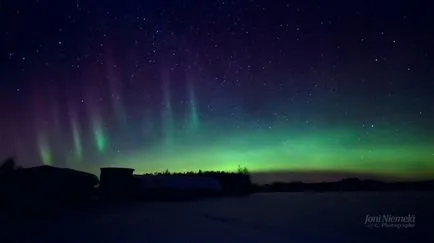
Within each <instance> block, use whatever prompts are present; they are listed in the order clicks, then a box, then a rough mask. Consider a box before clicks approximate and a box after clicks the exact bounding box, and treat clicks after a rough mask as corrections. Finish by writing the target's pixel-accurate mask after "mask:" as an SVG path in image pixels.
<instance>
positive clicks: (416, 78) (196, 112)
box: [0, 0, 434, 180]
mask: <svg viewBox="0 0 434 243" xmlns="http://www.w3.org/2000/svg"><path fill="white" fill-rule="evenodd" d="M433 12H434V4H433V3H432V1H420V2H419V1H418V2H414V1H319V0H317V1H301V0H300V1H274V0H273V1H270V0H268V1H266V0H264V1H259V0H249V1H235V0H232V1H231V0H223V1H205V0H202V1H193V0H192V1H187V0H184V1H162V0H155V1H154V0H152V1H143V0H134V1H132V0H124V1H113V0H107V1H84V0H62V1H55V0H21V1H16V0H4V1H2V2H1V3H0V34H1V47H2V48H1V49H0V51H1V53H0V54H1V55H0V62H1V63H0V159H1V158H7V157H10V156H15V157H16V160H17V162H18V164H20V165H22V166H24V167H28V166H37V165H42V164H47V165H53V166H59V167H69V168H74V169H80V170H85V171H90V172H96V171H98V168H100V167H102V166H122V167H131V168H135V169H136V172H137V173H141V172H154V171H163V170H166V169H169V170H170V171H188V170H199V169H202V170H228V171H231V170H236V169H237V168H238V166H243V167H244V166H245V167H247V168H248V169H249V170H250V171H252V172H273V173H277V172H280V173H282V172H288V173H307V174H309V173H314V174H315V175H316V178H317V179H318V180H320V179H323V178H325V176H324V177H321V174H323V175H326V174H330V173H337V174H344V175H350V174H370V175H376V176H380V177H399V178H412V179H415V178H426V177H429V176H434V45H433V43H434V28H433V24H434V15H433ZM306 178H307V177H306ZM269 179H270V178H269ZM272 179H273V177H272V176H271V179H270V180H272Z"/></svg>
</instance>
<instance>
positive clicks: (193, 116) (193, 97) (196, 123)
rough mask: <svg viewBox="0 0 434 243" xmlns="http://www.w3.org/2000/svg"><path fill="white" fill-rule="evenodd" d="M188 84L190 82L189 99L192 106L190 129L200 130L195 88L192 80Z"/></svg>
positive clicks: (190, 110)
mask: <svg viewBox="0 0 434 243" xmlns="http://www.w3.org/2000/svg"><path fill="white" fill-rule="evenodd" d="M187 82H188V97H189V105H190V106H189V108H190V109H189V112H190V116H189V117H190V119H189V127H190V129H197V128H199V111H198V107H197V102H196V95H195V92H194V86H193V84H192V81H191V79H190V78H188V81H187Z"/></svg>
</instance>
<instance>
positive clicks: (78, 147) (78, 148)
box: [71, 118, 83, 161]
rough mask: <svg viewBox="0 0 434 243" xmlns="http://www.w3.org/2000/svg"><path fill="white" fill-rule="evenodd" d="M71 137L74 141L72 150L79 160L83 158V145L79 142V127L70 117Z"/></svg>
mask: <svg viewBox="0 0 434 243" xmlns="http://www.w3.org/2000/svg"><path fill="white" fill-rule="evenodd" d="M71 127H72V138H73V142H74V151H75V155H76V156H77V158H78V160H79V161H82V160H83V146H82V143H81V135H80V128H79V126H78V123H77V120H76V119H75V118H72V119H71Z"/></svg>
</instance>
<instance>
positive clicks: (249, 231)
mask: <svg viewBox="0 0 434 243" xmlns="http://www.w3.org/2000/svg"><path fill="white" fill-rule="evenodd" d="M433 207H434V193H416V192H414V193H413V192H410V193H409V192H406V193H396V192H387V193H376V192H367V193H365V192H363V193H359V192H354V193H353V192H349V193H270V194H254V195H251V196H250V197H245V198H218V199H206V200H201V201H193V202H152V203H151V202H144V203H133V204H130V205H126V206H122V207H121V206H117V207H114V206H113V207H109V208H104V209H98V210H95V211H92V212H91V213H89V212H87V211H86V212H76V213H73V214H70V215H68V216H66V215H65V216H62V217H59V218H57V219H55V220H45V221H40V222H36V221H27V222H19V223H15V224H10V223H8V224H4V225H2V230H3V231H4V232H3V233H2V234H1V236H0V242H20V243H21V242H44V243H50V242H56V243H57V242H102V243H110V242H119V243H120V242H270V243H271V242H295V243H297V242H303V243H309V242H318V243H328V242H330V243H338V242H364V243H367V242H394V243H396V242H417V243H421V242H434V235H433V234H432V233H431V232H430V229H434V227H433V225H434V222H433V220H434V214H433V211H434V210H433ZM382 214H391V215H395V216H404V215H408V214H413V215H415V225H414V227H412V228H400V229H397V228H382V227H379V228H372V227H371V228H370V227H368V226H366V225H365V218H366V215H382ZM3 223H4V222H3ZM3 223H2V224H3ZM11 235H14V237H13V238H14V240H12V237H10V236H11ZM2 238H3V239H2Z"/></svg>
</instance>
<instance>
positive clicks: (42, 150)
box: [38, 133, 53, 165]
mask: <svg viewBox="0 0 434 243" xmlns="http://www.w3.org/2000/svg"><path fill="white" fill-rule="evenodd" d="M38 151H39V157H40V159H41V160H42V162H43V163H44V165H53V155H52V152H51V149H50V145H49V143H48V141H47V138H46V136H45V135H44V134H43V133H40V134H39V135H38Z"/></svg>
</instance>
